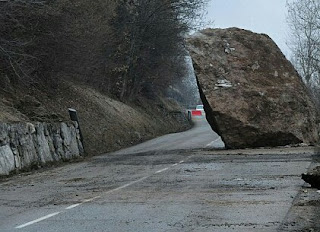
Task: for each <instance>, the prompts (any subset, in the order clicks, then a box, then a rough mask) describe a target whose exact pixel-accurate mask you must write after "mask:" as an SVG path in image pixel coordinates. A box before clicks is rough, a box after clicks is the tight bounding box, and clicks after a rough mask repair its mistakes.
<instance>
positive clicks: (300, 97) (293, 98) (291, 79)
mask: <svg viewBox="0 0 320 232" xmlns="http://www.w3.org/2000/svg"><path fill="white" fill-rule="evenodd" d="M187 42H188V49H189V52H190V55H191V57H192V60H193V65H194V69H195V72H196V76H197V81H198V86H199V90H200V95H201V99H202V101H203V103H204V108H205V111H206V117H207V120H208V122H209V124H210V125H211V127H212V129H213V130H214V131H215V132H217V133H218V134H219V135H220V136H221V137H222V140H223V141H224V143H225V145H226V147H227V148H247V147H263V146H283V145H288V144H298V143H306V144H314V143H316V142H317V141H318V138H319V135H318V125H317V123H316V115H317V113H316V109H315V106H314V103H313V101H312V100H311V98H310V96H309V94H308V92H307V89H306V87H305V85H304V84H303V82H302V80H301V78H300V77H299V76H298V74H297V72H296V70H295V69H294V67H293V66H292V65H291V63H290V62H289V61H287V59H286V58H285V56H284V55H283V54H282V53H281V51H280V49H279V48H278V47H277V45H276V44H275V43H274V42H273V41H272V40H271V39H270V38H269V37H268V36H267V35H265V34H256V33H253V32H250V31H246V30H242V29H238V28H229V29H205V30H203V31H200V32H198V33H196V34H195V35H193V36H191V37H190V38H189V39H188V40H187Z"/></svg>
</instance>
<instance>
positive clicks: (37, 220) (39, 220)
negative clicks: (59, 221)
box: [16, 212, 61, 229]
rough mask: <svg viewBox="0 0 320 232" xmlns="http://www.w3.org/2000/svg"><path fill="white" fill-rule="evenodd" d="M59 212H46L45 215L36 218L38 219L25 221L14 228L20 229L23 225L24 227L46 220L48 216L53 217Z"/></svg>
mask: <svg viewBox="0 0 320 232" xmlns="http://www.w3.org/2000/svg"><path fill="white" fill-rule="evenodd" d="M59 213H61V212H55V213H51V214H48V215H47V216H44V217H41V218H38V219H36V220H33V221H31V222H27V223H25V224H22V225H20V226H17V227H16V229H22V228H24V227H26V226H30V225H32V224H35V223H38V222H41V221H43V220H46V219H48V218H51V217H54V216H56V215H58V214H59Z"/></svg>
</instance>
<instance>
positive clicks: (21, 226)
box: [15, 160, 184, 229]
mask: <svg viewBox="0 0 320 232" xmlns="http://www.w3.org/2000/svg"><path fill="white" fill-rule="evenodd" d="M182 163H184V160H181V161H180V162H179V163H175V164H173V165H172V166H177V165H178V164H182ZM168 169H169V168H164V169H161V170H159V171H156V172H155V174H158V173H161V172H164V171H167V170H168ZM149 177H150V176H145V177H142V178H140V179H138V180H135V181H132V182H130V183H128V184H125V185H122V186H120V187H118V188H115V189H112V190H109V191H107V192H105V194H108V193H112V192H116V191H119V190H121V189H124V188H127V187H129V186H131V185H134V184H136V183H139V182H142V181H144V180H145V179H147V178H149ZM98 198H101V196H96V197H93V198H90V199H86V200H83V201H82V202H80V203H77V204H73V205H70V206H68V207H66V208H65V210H69V209H73V208H75V207H77V206H80V205H82V204H83V203H87V202H91V201H94V200H96V199H98ZM60 213H61V212H55V213H52V214H48V215H47V216H44V217H41V218H38V219H36V220H33V221H31V222H27V223H25V224H22V225H20V226H17V227H15V228H16V229H21V228H24V227H26V226H30V225H32V224H35V223H38V222H41V221H43V220H46V219H48V218H51V217H54V216H56V215H58V214H60Z"/></svg>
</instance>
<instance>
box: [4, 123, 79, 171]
mask: <svg viewBox="0 0 320 232" xmlns="http://www.w3.org/2000/svg"><path fill="white" fill-rule="evenodd" d="M83 154H84V149H83V146H82V143H81V141H80V135H79V130H78V125H77V123H76V122H62V123H42V122H33V123H25V122H19V123H1V122H0V176H1V175H2V176H3V175H9V174H10V173H11V172H13V171H19V170H24V169H29V168H31V167H35V166H42V165H44V164H46V163H48V162H57V161H65V160H70V159H73V158H77V157H80V156H82V155H83Z"/></svg>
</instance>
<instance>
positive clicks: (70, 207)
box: [66, 203, 83, 209]
mask: <svg viewBox="0 0 320 232" xmlns="http://www.w3.org/2000/svg"><path fill="white" fill-rule="evenodd" d="M82 204H83V203H77V204H73V205H70V206H69V207H67V208H66V209H73V208H75V207H77V206H79V205H82Z"/></svg>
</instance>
